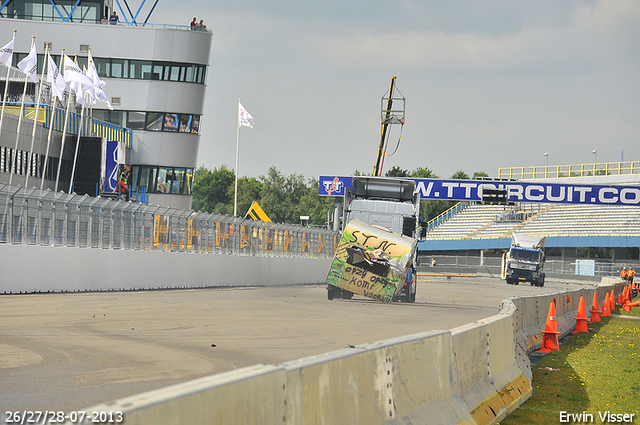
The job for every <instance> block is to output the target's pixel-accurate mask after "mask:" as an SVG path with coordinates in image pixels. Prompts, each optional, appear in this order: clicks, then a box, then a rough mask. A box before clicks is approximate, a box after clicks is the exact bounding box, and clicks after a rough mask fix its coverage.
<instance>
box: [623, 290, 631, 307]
mask: <svg viewBox="0 0 640 425" xmlns="http://www.w3.org/2000/svg"><path fill="white" fill-rule="evenodd" d="M627 301H630V300H629V286H625V287H624V289H623V290H622V305H625V304H626V303H627Z"/></svg>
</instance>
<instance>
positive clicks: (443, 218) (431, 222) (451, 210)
mask: <svg viewBox="0 0 640 425" xmlns="http://www.w3.org/2000/svg"><path fill="white" fill-rule="evenodd" d="M465 207H466V205H463V204H461V203H460V202H458V203H457V204H455V205H454V206H452V207H451V208H449V209H448V210H446V211H445V212H443V213H441V214H440V215H439V216H437V217H434V218H432V219H431V220H429V221H428V222H427V226H426V227H427V232H428V231H429V230H431V229H433V228H434V227H436V226H437V225H439V224H440V223H443V222H445V221H446V220H448V219H449V218H451V217H453V216H454V215H455V214H456V213H458V212H460V211H462V210H463V209H464V208H465Z"/></svg>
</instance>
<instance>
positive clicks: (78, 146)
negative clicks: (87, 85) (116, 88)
mask: <svg viewBox="0 0 640 425" xmlns="http://www.w3.org/2000/svg"><path fill="white" fill-rule="evenodd" d="M84 101H85V103H86V102H87V94H86V92H85V97H84ZM83 116H84V105H82V109H81V110H80V128H79V129H78V138H77V139H76V153H75V154H74V156H73V167H71V181H70V182H69V193H71V189H72V188H73V178H74V176H75V174H76V163H77V161H78V149H79V148H80V134H81V133H82V130H83V128H84V120H83V119H82V118H83Z"/></svg>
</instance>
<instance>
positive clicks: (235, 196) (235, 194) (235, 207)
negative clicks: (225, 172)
mask: <svg viewBox="0 0 640 425" xmlns="http://www.w3.org/2000/svg"><path fill="white" fill-rule="evenodd" d="M237 124H238V125H237V126H236V182H235V189H234V191H233V216H234V217H236V216H237V214H236V213H237V211H238V149H239V147H240V98H238V123H237Z"/></svg>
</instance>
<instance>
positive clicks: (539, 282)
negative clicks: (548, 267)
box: [538, 275, 544, 288]
mask: <svg viewBox="0 0 640 425" xmlns="http://www.w3.org/2000/svg"><path fill="white" fill-rule="evenodd" d="M538 286H539V287H541V288H542V287H543V286H544V275H542V277H541V278H540V281H538Z"/></svg>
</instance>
